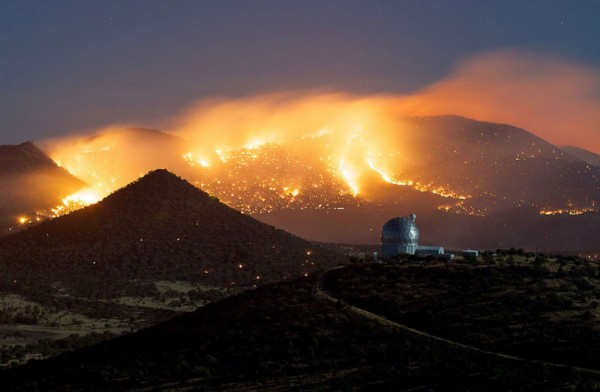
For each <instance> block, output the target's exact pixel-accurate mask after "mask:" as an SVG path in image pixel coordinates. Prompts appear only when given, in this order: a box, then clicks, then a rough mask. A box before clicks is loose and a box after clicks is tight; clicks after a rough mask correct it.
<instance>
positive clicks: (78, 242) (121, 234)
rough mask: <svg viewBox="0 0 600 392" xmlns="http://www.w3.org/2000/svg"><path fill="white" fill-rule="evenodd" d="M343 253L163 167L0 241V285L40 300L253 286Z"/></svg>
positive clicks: (316, 265)
mask: <svg viewBox="0 0 600 392" xmlns="http://www.w3.org/2000/svg"><path fill="white" fill-rule="evenodd" d="M339 260H340V256H338V255H337V254H334V253H332V252H329V251H327V250H325V249H323V248H322V247H321V246H319V245H315V244H313V243H310V242H308V241H305V240H303V239H300V238H297V237H295V236H293V235H291V234H288V233H286V232H284V231H282V230H278V229H276V228H274V227H272V226H268V225H266V224H264V223H260V222H258V221H256V220H254V219H253V218H251V217H249V216H246V215H243V214H241V213H239V212H237V211H235V210H233V209H231V208H229V207H227V206H225V205H223V204H221V203H220V202H219V201H218V200H217V199H216V198H214V197H211V196H209V195H208V194H206V193H205V192H203V191H201V190H199V189H198V188H196V187H194V186H192V185H190V184H189V183H187V182H186V181H184V180H182V179H180V178H178V177H176V176H175V175H173V174H171V173H170V172H168V171H166V170H156V171H153V172H150V173H148V174H147V175H146V176H144V177H143V178H141V179H139V180H138V181H136V182H134V183H132V184H130V185H128V186H126V187H125V188H123V189H121V190H119V191H117V192H115V193H113V194H112V195H110V196H108V197H107V198H106V199H104V200H103V201H101V202H99V203H97V204H95V205H92V206H89V207H86V208H84V209H82V210H79V211H76V212H73V213H71V214H69V215H66V216H62V217H59V218H56V219H53V220H51V221H47V222H44V223H42V224H40V225H38V226H35V227H32V228H30V229H28V230H26V231H23V232H20V233H17V234H15V235H12V236H9V237H5V238H2V239H0V271H1V274H0V282H1V283H0V284H1V285H0V289H1V290H2V291H4V292H11V293H20V294H23V295H26V296H28V297H30V298H34V299H36V300H39V301H43V302H47V301H49V298H52V297H54V298H55V299H56V298H64V297H68V296H74V297H85V298H94V299H97V298H114V297H118V296H123V295H130V294H134V293H137V294H139V293H144V292H148V294H152V292H153V288H152V287H153V286H152V285H151V284H150V283H152V282H154V281H157V280H171V281H173V280H183V281H188V282H195V283H201V284H206V285H220V286H248V285H250V286H252V285H255V284H261V283H263V282H272V281H278V280H283V279H287V278H290V277H293V276H300V275H304V274H306V273H309V272H311V271H314V270H317V269H321V268H327V267H330V266H332V265H335V264H336V263H337V262H338V261H339Z"/></svg>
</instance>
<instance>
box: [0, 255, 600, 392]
mask: <svg viewBox="0 0 600 392" xmlns="http://www.w3.org/2000/svg"><path fill="white" fill-rule="evenodd" d="M588 270H589V268H588V266H585V267H571V266H569V265H567V266H566V267H565V273H566V274H567V276H565V277H562V279H564V283H565V284H570V285H573V284H575V283H577V282H579V281H580V280H579V279H578V276H587V277H590V276H592V275H591V274H590V273H588ZM593 270H594V271H596V272H597V269H593ZM567 271H570V272H567ZM589 271H591V272H593V271H592V270H589ZM388 273H391V274H392V275H391V276H392V277H393V279H389V278H388ZM582 274H583V275H582ZM557 278H561V276H558V275H556V274H552V273H549V272H548V271H545V272H544V271H541V270H539V269H538V270H536V269H533V268H526V267H504V268H503V267H493V268H489V267H488V268H477V267H467V266H465V265H462V266H457V267H452V266H447V267H442V266H439V265H437V266H431V267H430V266H415V265H412V266H411V265H401V264H399V263H393V264H381V263H380V264H366V265H356V266H352V267H351V268H343V269H335V270H333V271H330V272H329V273H327V274H326V275H325V276H324V279H323V280H322V281H321V282H320V279H319V278H318V277H312V276H311V277H309V278H302V279H298V280H295V281H292V282H286V283H278V284H274V285H269V286H265V287H261V288H259V289H257V290H253V291H247V292H245V293H242V294H240V295H237V296H234V297H229V298H226V299H224V300H222V301H220V302H218V303H213V304H210V305H208V306H206V307H204V308H200V309H198V310H197V311H196V312H194V313H190V314H186V315H184V316H181V317H177V318H175V319H172V320H170V321H167V322H164V323H161V324H158V325H155V326H153V327H150V328H147V329H143V330H141V331H139V332H137V333H135V334H132V335H127V336H123V337H120V338H117V339H114V340H112V341H107V342H104V343H101V344H99V345H97V346H94V347H88V348H86V349H83V350H80V351H77V352H73V353H70V354H66V355H63V356H60V357H57V358H54V359H51V360H48V361H42V362H34V363H31V364H29V365H27V366H24V367H21V368H17V369H14V370H10V371H7V372H4V373H1V372H0V386H1V387H4V388H9V389H10V390H15V391H21V390H26V391H34V390H51V391H54V390H65V389H69V390H111V391H119V390H171V391H185V390H218V391H221V390H222V391H231V390H235V391H242V390H264V391H279V390H354V389H360V390H363V389H364V390H457V391H458V390H461V391H462V390H478V391H488V390H576V389H586V388H588V389H589V390H594V387H597V386H598V385H599V384H600V375H598V373H597V372H594V371H591V372H590V371H583V370H580V369H579V368H576V367H574V366H576V365H573V366H569V363H570V362H571V361H573V360H578V359H577V356H575V357H571V356H568V357H564V358H559V362H560V361H567V366H555V365H552V364H545V363H543V361H545V360H548V361H550V359H553V358H554V356H556V355H558V356H559V357H560V354H561V350H564V351H566V352H568V353H571V354H573V352H574V351H575V349H574V348H573V347H571V343H572V341H573V342H576V343H577V344H581V343H583V342H585V341H586V339H588V338H589V339H591V340H590V341H593V343H590V345H589V346H587V347H588V351H587V352H586V358H585V359H590V358H591V359H593V358H597V351H595V350H596V348H597V346H598V341H597V339H595V338H594V337H595V336H597V333H596V332H595V330H594V328H595V326H594V323H593V320H591V321H590V319H589V317H595V316H593V315H591V316H590V314H589V313H590V312H588V313H585V309H580V310H578V308H577V306H576V305H575V303H576V302H577V300H576V299H574V298H571V297H570V296H572V295H574V294H573V293H572V292H571V294H569V290H571V289H569V290H564V289H557V288H551V287H548V288H546V289H545V290H542V291H543V292H542V293H540V289H539V284H546V283H547V284H552V283H553V282H555V281H556V279H557ZM395 279H399V281H401V282H402V284H401V285H397V284H395V283H394V280H395ZM592 281H593V282H588V285H589V284H597V278H594V279H592ZM473 283H475V284H473ZM513 283H514V284H516V285H517V286H516V287H517V288H516V289H514V286H513ZM321 284H324V285H325V288H326V289H328V290H332V289H333V290H335V291H331V295H334V296H341V297H342V298H344V299H346V298H347V299H348V301H351V302H350V303H352V304H354V305H357V306H362V307H364V308H365V309H368V310H370V311H371V312H374V313H372V314H371V315H369V314H368V313H366V312H364V311H361V310H360V309H359V310H357V309H356V308H351V307H350V306H348V303H346V302H339V301H336V299H331V297H327V296H328V295H329V294H327V293H326V294H322V293H323V292H322V291H319V289H318V287H319V286H320V285H321ZM439 284H441V285H442V286H441V287H443V289H444V290H448V292H450V293H456V295H457V297H458V298H460V299H461V300H465V301H464V302H462V301H458V300H455V298H453V296H449V295H448V294H447V292H446V291H443V290H441V289H440V288H437V289H436V285H439ZM465 287H466V288H468V289H465ZM489 289H491V290H492V291H491V292H489ZM337 290H339V292H338V291H337ZM574 290H575V295H579V294H583V293H584V292H586V291H587V290H588V289H587V288H586V287H584V285H583V282H582V284H581V285H580V286H577V287H576V289H574ZM413 291H414V292H415V293H418V295H414V294H412V292H413ZM535 291H537V292H538V295H540V296H542V299H540V300H532V299H530V298H529V295H531V293H533V292H535ZM327 298H329V299H327ZM425 298H426V299H425ZM490 300H493V302H492V303H490V302H489V301H490ZM427 301H431V302H432V303H433V304H434V306H435V307H436V308H435V309H436V314H431V311H428V309H427ZM489 306H492V307H493V311H486V309H488V307H489ZM571 308H573V309H575V310H574V311H573V310H572V309H571ZM585 308H590V306H588V305H586V306H585ZM562 311H568V312H569V314H567V315H559V313H558V312H562ZM437 312H440V314H437ZM552 312H555V313H552ZM573 312H576V313H573ZM547 313H549V314H552V318H550V319H547V318H545V316H544V314H547ZM580 313H581V314H587V316H585V317H587V319H586V320H587V321H581V320H583V319H581V318H580V316H579V314H580ZM390 319H392V320H395V319H400V320H401V322H407V323H408V324H409V325H414V326H415V327H416V328H421V329H423V330H425V331H428V330H429V329H432V330H434V331H435V332H436V333H440V334H441V335H442V336H444V333H445V332H444V326H445V325H450V326H451V327H452V329H451V330H450V331H449V332H447V334H449V335H451V336H452V334H454V333H459V331H460V333H459V334H460V335H461V336H459V337H458V340H459V341H466V342H468V343H470V344H475V347H487V346H492V347H493V348H494V349H496V347H499V350H500V352H502V350H508V351H515V350H516V351H519V350H522V351H523V350H524V351H525V352H527V350H529V353H530V355H533V356H535V359H538V360H539V361H538V362H532V361H528V360H516V359H514V358H513V359H511V358H507V357H505V356H502V355H499V354H490V353H484V352H482V351H481V350H478V349H477V348H475V349H471V348H465V347H464V346H460V345H457V344H455V343H448V342H447V341H444V340H443V339H440V338H432V337H431V336H429V335H427V334H426V333H415V332H414V330H413V331H411V330H408V329H406V328H400V327H398V326H396V325H394V324H393V322H390V321H389V320H390ZM429 319H434V320H436V321H438V322H439V323H440V325H439V326H436V325H422V324H418V321H423V320H429ZM461 320H467V321H469V323H461ZM557 320H558V321H557ZM562 320H564V321H565V322H567V323H566V324H565V325H564V328H563V327H562V326H563V324H562ZM577 320H580V321H581V322H579V323H576V321H577ZM520 322H527V325H528V326H529V325H531V324H533V325H534V326H535V327H536V328H534V329H533V328H532V329H528V328H519V327H518V325H519V323H520ZM471 323H474V325H472V324H471ZM515 325H517V327H516V328H515ZM544 325H545V327H544ZM540 326H541V327H540ZM503 327H504V328H503ZM509 327H510V328H509ZM488 328H490V329H491V330H490V331H489V333H488V331H487V329H488ZM498 332H500V335H498ZM507 334H508V335H507ZM506 336H510V337H511V339H512V340H511V341H512V342H513V343H514V346H515V347H516V348H515V347H512V346H511V347H504V346H503V345H502V343H503V340H502V339H506ZM498 338H500V340H499V341H498V342H497V340H496V339H498ZM560 339H566V340H560ZM577 347H579V346H577ZM540 353H541V354H540ZM538 355H541V356H538ZM544 355H548V357H544ZM574 358H575V359H574ZM592 363H593V362H592ZM595 365H597V362H595Z"/></svg>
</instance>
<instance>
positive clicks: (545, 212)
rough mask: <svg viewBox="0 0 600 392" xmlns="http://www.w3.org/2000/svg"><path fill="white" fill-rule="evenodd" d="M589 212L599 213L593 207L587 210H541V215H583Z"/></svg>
mask: <svg viewBox="0 0 600 392" xmlns="http://www.w3.org/2000/svg"><path fill="white" fill-rule="evenodd" d="M587 212H598V210H597V209H595V208H592V207H587V208H565V209H556V210H550V209H544V210H540V215H582V214H585V213H587Z"/></svg>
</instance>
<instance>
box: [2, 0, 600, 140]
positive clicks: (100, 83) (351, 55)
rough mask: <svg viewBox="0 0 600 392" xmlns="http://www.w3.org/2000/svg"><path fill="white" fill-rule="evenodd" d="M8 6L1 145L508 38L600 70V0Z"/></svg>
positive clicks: (388, 73)
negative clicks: (208, 99)
mask: <svg viewBox="0 0 600 392" xmlns="http://www.w3.org/2000/svg"><path fill="white" fill-rule="evenodd" d="M0 7H1V8H0V102H1V105H0V144H14V143H20V142H23V141H26V140H37V139H43V138H47V137H50V136H54V135H60V134H65V133H70V132H76V131H80V130H86V129H87V130H91V129H95V128H99V127H101V126H104V125H107V124H111V123H120V122H129V123H136V124H138V125H141V126H147V127H154V128H157V127H159V126H160V124H161V121H162V120H163V119H165V118H168V117H169V116H172V115H173V114H175V113H177V112H179V111H181V110H183V109H185V108H186V107H187V106H188V105H189V104H191V103H192V102H194V101H197V100H199V99H202V98H205V97H211V96H223V95H225V96H232V97H238V96H244V95H250V94H255V93H260V92H269V91H278V90H290V89H327V90H333V91H338V90H341V91H348V92H354V93H359V94H373V93H381V92H387V93H409V92H411V91H415V90H419V89H422V88H425V87H426V86H428V85H430V84H432V83H435V82H436V81H438V80H440V79H442V78H443V77H444V76H445V75H447V74H448V73H450V72H451V71H452V69H453V67H454V66H455V65H456V64H457V63H458V62H460V61H462V60H463V59H465V58H468V57H470V56H474V55H478V54H480V53H485V52H488V51H494V50H499V49H504V48H514V49H517V50H520V51H523V52H529V51H531V52H535V53H542V54H544V55H549V56H552V57H556V58H560V59H565V60H566V61H569V62H573V63H576V64H581V65H582V66H585V67H587V68H591V69H596V70H600V1H566V0H565V1H554V0H544V1H523V0H519V1H497V0H493V1H482V0H478V1H464V0H463V1H439V0H435V1H423V0H419V1H416V0H415V1H373V0H369V1H350V0H340V1H323V0H318V1H285V0H273V1H262V0H259V1H199V0H195V1H149V0H143V1H131V0H130V1H122V0H118V1H112V0H102V1H82V0H80V1H59V0H53V1H29V0H22V1H17V0H14V1H2V2H1V3H0ZM593 93H594V92H593ZM595 94H597V96H596V98H598V97H599V96H600V91H595Z"/></svg>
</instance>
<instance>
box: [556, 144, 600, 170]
mask: <svg viewBox="0 0 600 392" xmlns="http://www.w3.org/2000/svg"><path fill="white" fill-rule="evenodd" d="M560 149H561V150H563V151H564V152H566V153H567V154H569V155H570V156H572V157H574V158H577V159H579V160H581V161H584V162H586V163H588V164H590V165H593V166H600V154H596V153H594V152H591V151H588V150H585V149H583V148H580V147H575V146H561V147H560Z"/></svg>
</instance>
